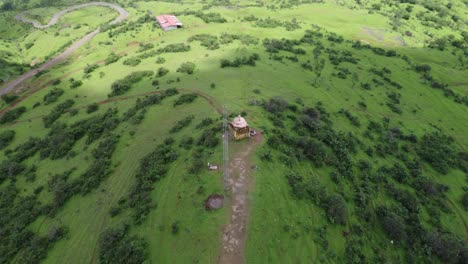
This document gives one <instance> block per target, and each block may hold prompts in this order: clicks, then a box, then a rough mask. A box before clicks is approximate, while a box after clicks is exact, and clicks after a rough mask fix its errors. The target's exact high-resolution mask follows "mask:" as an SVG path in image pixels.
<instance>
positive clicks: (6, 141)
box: [0, 130, 16, 150]
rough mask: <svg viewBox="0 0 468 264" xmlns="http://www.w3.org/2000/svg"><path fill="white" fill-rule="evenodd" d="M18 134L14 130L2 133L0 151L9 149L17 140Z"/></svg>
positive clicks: (0, 135)
mask: <svg viewBox="0 0 468 264" xmlns="http://www.w3.org/2000/svg"><path fill="white" fill-rule="evenodd" d="M15 134H16V132H15V131H14V130H5V131H3V132H1V133H0V150H2V149H4V148H6V147H8V145H10V143H11V142H12V141H13V139H14V138H15Z"/></svg>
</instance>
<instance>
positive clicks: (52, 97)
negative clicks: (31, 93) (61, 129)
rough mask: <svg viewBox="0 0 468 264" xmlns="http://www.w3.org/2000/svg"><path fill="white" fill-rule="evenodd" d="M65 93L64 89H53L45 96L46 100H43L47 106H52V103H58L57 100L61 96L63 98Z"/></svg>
mask: <svg viewBox="0 0 468 264" xmlns="http://www.w3.org/2000/svg"><path fill="white" fill-rule="evenodd" d="M64 92H65V91H64V90H63V89H60V88H53V89H52V90H50V92H48V93H47V94H46V95H44V98H43V99H42V100H43V101H44V104H45V105H48V104H51V103H53V102H55V101H57V99H58V98H59V97H60V96H62V95H63V93H64Z"/></svg>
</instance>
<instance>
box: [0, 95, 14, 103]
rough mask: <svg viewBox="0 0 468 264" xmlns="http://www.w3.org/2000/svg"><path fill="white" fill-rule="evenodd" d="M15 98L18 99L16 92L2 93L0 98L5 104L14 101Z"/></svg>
mask: <svg viewBox="0 0 468 264" xmlns="http://www.w3.org/2000/svg"><path fill="white" fill-rule="evenodd" d="M16 99H18V96H17V95H16V94H4V95H2V100H3V101H4V102H5V103H7V104H9V103H11V102H13V101H15V100H16Z"/></svg>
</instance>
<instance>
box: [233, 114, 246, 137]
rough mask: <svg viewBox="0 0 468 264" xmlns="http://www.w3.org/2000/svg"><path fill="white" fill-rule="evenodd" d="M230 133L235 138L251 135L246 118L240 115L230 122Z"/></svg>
mask: <svg viewBox="0 0 468 264" xmlns="http://www.w3.org/2000/svg"><path fill="white" fill-rule="evenodd" d="M229 133H230V134H231V136H232V137H233V138H234V139H235V140H241V139H243V138H247V137H250V127H249V125H248V124H247V121H245V119H244V118H243V117H242V116H240V115H238V116H237V117H236V118H234V120H232V122H230V123H229Z"/></svg>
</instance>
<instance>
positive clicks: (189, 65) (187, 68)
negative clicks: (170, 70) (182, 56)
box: [177, 61, 195, 74]
mask: <svg viewBox="0 0 468 264" xmlns="http://www.w3.org/2000/svg"><path fill="white" fill-rule="evenodd" d="M194 71H195V63H193V62H190V61H188V62H184V63H182V64H181V65H180V66H179V68H177V72H181V73H186V74H193V72H194Z"/></svg>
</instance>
